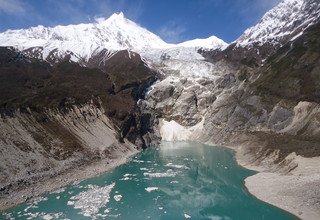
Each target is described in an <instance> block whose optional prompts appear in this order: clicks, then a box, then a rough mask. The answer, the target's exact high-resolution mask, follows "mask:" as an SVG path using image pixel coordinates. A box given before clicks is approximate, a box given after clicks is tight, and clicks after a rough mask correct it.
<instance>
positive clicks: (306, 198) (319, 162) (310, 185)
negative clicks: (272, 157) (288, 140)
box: [237, 151, 320, 220]
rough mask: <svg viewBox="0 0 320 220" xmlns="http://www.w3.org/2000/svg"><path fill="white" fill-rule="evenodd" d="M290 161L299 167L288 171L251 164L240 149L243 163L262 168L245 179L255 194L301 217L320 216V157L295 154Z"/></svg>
mask: <svg viewBox="0 0 320 220" xmlns="http://www.w3.org/2000/svg"><path fill="white" fill-rule="evenodd" d="M286 160H287V161H290V164H295V165H296V168H294V169H293V170H292V171H290V172H286V173H283V172H282V169H280V168H275V169H274V170H272V171H270V167H268V168H267V167H263V166H255V165H252V164H250V163H247V161H245V158H244V157H243V156H242V155H241V153H239V151H238V152H237V161H238V163H239V164H240V165H242V166H244V167H246V168H248V169H251V170H256V171H259V173H257V174H256V175H253V176H250V177H248V178H246V179H245V186H246V187H247V189H248V190H249V192H250V193H251V194H253V195H254V196H256V197H257V198H259V199H260V200H263V201H265V202H267V203H269V204H272V205H274V206H277V207H279V208H281V209H283V210H286V211H288V212H290V213H292V214H294V215H295V216H297V217H298V218H301V219H305V220H318V219H320V169H319V167H320V157H313V158H305V157H301V156H297V155H296V154H295V153H292V154H290V155H288V156H287V158H286ZM288 166H289V164H288ZM277 169H278V170H277Z"/></svg>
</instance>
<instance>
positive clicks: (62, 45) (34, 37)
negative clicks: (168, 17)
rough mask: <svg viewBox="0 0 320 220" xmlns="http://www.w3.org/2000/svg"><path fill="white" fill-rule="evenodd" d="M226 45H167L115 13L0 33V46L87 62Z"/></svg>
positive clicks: (212, 40)
mask: <svg viewBox="0 0 320 220" xmlns="http://www.w3.org/2000/svg"><path fill="white" fill-rule="evenodd" d="M225 45H226V43H225V42H223V41H222V40H220V39H218V38H216V37H210V38H208V39H204V40H195V41H188V42H185V43H182V44H178V45H175V44H168V43H166V42H164V41H163V40H162V39H161V38H160V37H158V36H157V35H155V34H153V33H151V32H150V31H148V30H146V29H145V28H143V27H141V26H139V25H138V24H136V23H135V22H133V21H131V20H129V19H127V18H126V17H125V16H124V14H123V13H122V12H121V13H115V14H113V15H112V16H110V17H109V18H108V19H103V18H100V19H96V22H94V23H89V24H78V25H68V26H60V25H59V26H56V27H44V26H37V27H32V28H29V29H21V30H8V31H6V32H3V33H0V46H13V47H15V48H17V49H19V50H21V51H23V50H25V53H26V54H27V55H30V56H33V57H36V58H42V59H49V58H50V57H52V56H53V57H61V58H63V57H64V56H65V55H70V56H71V60H73V61H76V62H77V61H79V60H81V59H85V60H88V59H90V57H92V56H94V55H96V54H98V53H99V52H101V51H102V50H104V49H106V50H107V51H119V50H124V49H128V50H132V51H135V52H138V53H143V52H144V51H147V50H149V49H166V48H173V47H206V48H219V47H221V46H225Z"/></svg>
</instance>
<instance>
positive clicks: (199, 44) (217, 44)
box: [177, 36, 228, 49]
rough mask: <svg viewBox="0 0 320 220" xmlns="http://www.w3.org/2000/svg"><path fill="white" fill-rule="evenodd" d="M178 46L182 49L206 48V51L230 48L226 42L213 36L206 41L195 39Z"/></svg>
mask: <svg viewBox="0 0 320 220" xmlns="http://www.w3.org/2000/svg"><path fill="white" fill-rule="evenodd" d="M177 46H180V47H196V48H205V49H218V48H223V47H226V46H228V44H227V43H226V42H224V41H223V40H221V39H219V38H217V37H216V36H211V37H208V38H205V39H194V40H189V41H185V42H182V43H180V44H178V45H177Z"/></svg>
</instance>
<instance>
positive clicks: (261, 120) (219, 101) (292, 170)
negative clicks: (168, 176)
mask: <svg viewBox="0 0 320 220" xmlns="http://www.w3.org/2000/svg"><path fill="white" fill-rule="evenodd" d="M284 3H288V1H283V3H282V4H284ZM309 3H310V2H309ZM304 4H307V1H304ZM313 6H315V5H314V4H313ZM316 6H318V5H316ZM313 9H314V10H318V9H317V8H313ZM310 12H311V14H313V12H314V11H313V10H311V11H310ZM317 15H318V14H317ZM297 18H299V16H298V17H297ZM290 22H292V21H290ZM307 26H308V27H306V29H304V31H303V33H302V34H301V35H300V36H297V37H295V38H293V39H292V38H287V40H283V41H282V44H283V46H281V45H279V46H274V47H273V50H272V51H267V50H266V51H265V55H266V56H264V59H265V60H262V57H261V56H260V57H258V58H257V57H254V58H252V57H250V56H247V55H248V53H247V52H249V53H251V52H252V51H253V52H255V54H257V53H256V51H258V50H260V49H261V47H256V46H254V45H251V46H250V47H248V48H249V49H248V48H245V47H241V46H239V47H237V46H236V44H235V45H231V46H229V47H228V48H227V49H226V50H222V51H218V52H217V51H216V52H213V53H211V52H207V51H206V50H201V51H200V52H202V54H204V55H205V56H206V58H207V61H210V62H211V63H212V65H213V66H215V68H214V69H215V70H217V71H215V72H211V74H209V75H210V77H200V78H197V77H188V78H187V79H184V78H183V77H178V78H176V77H173V76H174V75H175V74H176V73H170V72H168V75H170V77H168V78H166V79H165V80H163V81H162V82H160V83H158V84H156V85H155V86H154V87H153V89H152V90H151V92H150V93H149V94H148V96H147V97H146V101H145V103H144V105H143V108H146V109H148V110H149V111H154V112H156V114H157V115H158V117H159V121H158V123H159V124H158V125H159V126H158V129H159V131H158V132H159V133H160V134H161V136H162V139H163V140H168V141H175V140H198V141H201V142H205V143H211V144H221V145H225V146H230V147H232V148H234V149H235V150H236V151H237V157H238V159H239V163H241V164H242V165H245V166H249V167H251V168H254V169H258V170H260V171H263V173H261V174H259V175H258V177H252V178H249V179H248V180H247V183H248V186H249V187H250V188H249V190H250V189H252V192H253V193H254V194H255V195H257V196H259V198H261V199H263V200H265V201H268V202H270V203H272V204H274V205H277V206H280V207H282V208H284V209H286V210H289V211H291V212H293V213H295V214H296V215H297V216H300V217H301V218H303V219H317V218H319V216H320V213H319V210H320V209H319V198H320V192H319V188H318V186H319V184H320V175H319V172H318V171H317V167H318V165H319V156H320V148H319V146H320V139H319V118H318V115H319V104H320V103H319V101H320V100H319V91H320V90H319V88H318V85H319V83H320V82H319V79H320V78H319V73H320V71H319V70H320V69H319V67H320V63H319V61H320V60H319V55H320V53H319V51H320V50H319V49H320V48H319V45H320V44H319V43H320V42H319V36H320V32H319V30H320V29H319V27H320V23H319V22H317V21H316V20H315V21H314V22H312V23H308V25H307ZM297 30H298V29H297ZM267 44H268V45H269V42H268V43H267ZM235 47H237V48H239V49H235ZM262 47H264V44H263V45H262ZM277 48H278V49H277ZM242 52H244V53H242ZM243 54H245V55H244V57H245V58H243V57H242V55H243ZM260 55H261V54H260ZM248 58H249V60H248ZM207 61H204V60H202V61H200V62H202V63H203V64H204V63H207ZM251 61H252V62H251ZM217 67H220V71H219V68H217ZM190 72H192V70H191V71H190ZM208 72H209V71H208ZM191 75H192V74H190V75H189V76H191ZM297 155H298V156H297ZM310 157H315V158H314V159H306V158H310ZM271 176H272V179H270V181H271V182H269V181H268V177H271ZM259 179H264V182H263V181H260V180H259ZM307 185H308V193H303V192H304V191H305V189H306V187H307ZM268 186H272V187H273V188H272V189H274V192H272V190H270V193H262V192H264V188H266V187H268ZM279 186H280V187H279ZM289 189H290V190H289ZM250 191H251V190H250ZM294 192H296V193H297V194H294ZM271 194H272V195H274V196H273V197H269V195H271ZM301 198H302V199H301ZM284 201H285V202H284Z"/></svg>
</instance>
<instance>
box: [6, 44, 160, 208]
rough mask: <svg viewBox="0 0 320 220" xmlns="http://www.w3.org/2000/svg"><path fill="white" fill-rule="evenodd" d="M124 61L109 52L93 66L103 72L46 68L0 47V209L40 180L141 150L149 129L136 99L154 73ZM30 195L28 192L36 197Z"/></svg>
mask: <svg viewBox="0 0 320 220" xmlns="http://www.w3.org/2000/svg"><path fill="white" fill-rule="evenodd" d="M130 56H132V57H131V58H129V54H128V52H127V51H120V52H118V53H116V54H114V56H113V57H112V58H110V59H109V61H108V62H107V63H105V64H104V65H101V66H99V68H100V69H103V70H104V71H102V70H100V69H98V68H85V67H81V66H79V64H76V63H72V62H68V61H66V62H60V63H59V64H56V65H53V66H52V65H50V64H49V63H48V62H44V61H41V60H40V61H39V60H33V59H30V58H28V57H25V56H24V55H23V54H21V53H20V52H18V51H16V50H15V49H13V48H4V47H1V48H0V57H1V58H0V79H1V80H0V81H1V83H0V94H1V95H0V113H1V119H0V120H1V123H0V130H1V131H0V152H1V162H0V167H1V169H0V180H1V181H0V183H1V185H0V198H1V199H0V204H1V207H3V208H5V207H8V206H10V205H12V203H11V202H12V201H17V199H16V198H15V199H14V198H13V197H14V196H13V195H15V194H14V193H17V192H19V191H20V190H23V189H24V188H28V187H31V188H32V187H33V186H34V185H35V183H37V182H39V181H44V180H45V179H50V178H54V177H55V176H57V175H58V174H61V173H65V172H68V171H72V170H73V169H75V168H80V167H85V166H88V165H89V164H93V163H95V162H98V161H102V160H106V161H109V162H111V161H112V160H113V159H115V158H117V159H118V160H122V158H124V157H126V156H128V155H130V154H132V153H134V152H137V149H141V148H143V147H145V146H146V144H147V143H146V141H145V139H144V136H145V135H146V136H147V135H148V133H149V132H150V130H149V127H148V125H147V124H144V123H143V122H144V121H145V120H146V118H148V117H149V116H148V115H144V114H142V113H141V112H140V110H139V109H138V107H137V101H138V100H139V98H141V97H143V95H144V91H145V89H146V88H147V87H149V86H150V84H151V83H152V82H154V81H155V80H156V73H155V72H154V71H153V70H151V69H149V68H148V67H147V66H146V65H145V63H144V62H143V61H142V60H141V58H140V56H139V55H138V54H135V53H131V55H130ZM119 60H121V62H119ZM119 63H121V64H123V65H118V64H119ZM132 74H134V77H132ZM92 172H94V171H92ZM33 190H34V194H32V193H31V194H30V193H27V195H28V196H32V195H36V194H37V193H41V191H37V189H33ZM47 190H48V189H47ZM11 196H13V197H12V199H10V197H11ZM17 198H20V200H18V201H19V202H22V201H23V200H25V199H27V197H26V196H25V197H23V198H21V197H17ZM21 199H22V200H21ZM11 200H12V201H11ZM5 202H7V203H5ZM13 204H14V202H13Z"/></svg>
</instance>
